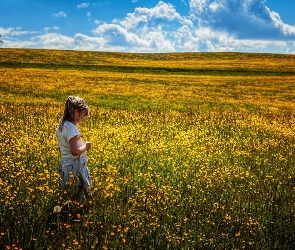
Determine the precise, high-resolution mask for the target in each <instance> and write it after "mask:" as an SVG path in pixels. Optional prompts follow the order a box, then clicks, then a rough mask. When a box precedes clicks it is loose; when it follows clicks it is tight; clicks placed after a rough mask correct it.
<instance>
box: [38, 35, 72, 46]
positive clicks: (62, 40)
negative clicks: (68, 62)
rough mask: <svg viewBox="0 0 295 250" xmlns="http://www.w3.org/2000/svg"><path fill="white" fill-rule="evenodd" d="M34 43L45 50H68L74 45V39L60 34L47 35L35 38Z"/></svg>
mask: <svg viewBox="0 0 295 250" xmlns="http://www.w3.org/2000/svg"><path fill="white" fill-rule="evenodd" d="M33 41H34V42H36V43H38V44H40V45H41V47H43V48H55V49H67V48H69V47H71V46H72V45H73V43H74V38H71V37H67V36H63V35H61V34H58V33H47V34H44V35H40V36H35V37H34V38H33Z"/></svg>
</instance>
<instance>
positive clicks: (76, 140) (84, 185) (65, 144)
mask: <svg viewBox="0 0 295 250" xmlns="http://www.w3.org/2000/svg"><path fill="white" fill-rule="evenodd" d="M88 110H89V109H88V106H87V104H86V103H85V101H84V100H83V99H82V98H80V97H78V96H69V97H68V98H67V100H66V103H65V109H64V114H63V117H62V119H61V121H60V123H59V124H58V126H57V128H56V131H55V134H56V136H57V141H58V145H59V150H60V153H61V155H62V160H61V161H60V163H59V174H60V177H61V181H60V183H59V185H60V189H64V188H65V186H66V183H67V181H68V180H69V178H70V172H72V173H73V175H74V178H75V182H74V183H73V185H72V187H71V188H72V190H71V191H70V192H72V194H73V195H74V199H75V200H76V201H78V202H81V201H82V200H83V198H84V196H85V194H86V193H89V188H90V185H91V178H90V174H89V171H88V168H87V155H86V151H87V150H88V149H90V147H91V142H89V141H85V142H83V141H82V140H81V138H80V133H79V130H78V127H77V126H78V124H79V123H80V122H81V121H82V120H83V118H84V117H86V116H87V115H88Z"/></svg>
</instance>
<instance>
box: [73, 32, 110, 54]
mask: <svg viewBox="0 0 295 250" xmlns="http://www.w3.org/2000/svg"><path fill="white" fill-rule="evenodd" d="M105 45H106V41H105V39H104V38H99V37H90V36H86V35H83V34H81V33H78V34H76V35H75V36H74V49H77V50H103V49H104V47H105Z"/></svg>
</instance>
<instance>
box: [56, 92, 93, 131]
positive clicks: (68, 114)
mask: <svg viewBox="0 0 295 250" xmlns="http://www.w3.org/2000/svg"><path fill="white" fill-rule="evenodd" d="M75 109H77V110H78V111H79V113H80V112H83V113H84V115H85V116H87V115H88V110H89V108H88V105H87V104H86V102H85V101H84V100H83V99H82V98H80V97H78V96H69V97H68V98H67V100H66V103H65V109H64V114H63V117H62V119H61V120H60V123H59V125H58V130H59V131H60V132H61V131H62V126H63V125H64V123H65V121H69V122H72V123H74V121H75V119H74V110H75Z"/></svg>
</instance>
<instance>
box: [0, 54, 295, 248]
mask: <svg viewBox="0 0 295 250" xmlns="http://www.w3.org/2000/svg"><path fill="white" fill-rule="evenodd" d="M25 52H26V53H24V51H23V50H5V49H3V50H2V49H1V50H0V55H1V58H0V72H1V74H0V133H1V137H0V155H1V168H0V188H1V193H0V248H1V249H294V247H295V239H294V235H295V214H294V207H295V158H294V154H295V147H294V144H295V112H294V108H295V107H294V99H295V88H294V80H295V69H294V68H292V65H294V61H295V57H294V56H285V57H283V56H281V57H282V58H279V55H277V56H271V55H266V58H261V56H260V55H257V56H256V57H255V55H251V54H249V55H247V54H241V55H239V54H234V53H233V54H232V56H233V58H228V57H226V56H228V55H230V54H226V53H225V54H224V55H223V54H222V53H221V54H218V53H212V54H210V53H208V54H206V53H205V54H204V55H202V56H200V55H198V53H196V54H195V55H194V54H193V53H192V54H185V55H181V54H180V55H177V54H167V55H165V54H163V55H161V56H162V57H164V56H166V57H167V58H166V59H165V58H164V59H161V58H160V59H159V58H158V60H157V57H156V55H140V54H139V55H130V54H125V55H121V54H116V53H110V54H108V53H102V54H94V55H93V54H87V53H88V52H87V53H86V52H79V53H78V52H75V53H77V55H76V54H75V53H74V52H67V51H64V52H62V51H55V52H54V53H53V52H51V53H48V52H46V51H38V50H36V51H34V50H32V51H30V53H28V51H25ZM46 53H48V54H46ZM67 53H74V54H72V57H71V58H69V57H68V55H67ZM86 54H87V56H85V55H86ZM83 55H84V57H83ZM188 55H189V56H188ZM209 55H210V56H211V57H212V58H211V57H210V58H211V59H210V58H208V57H209ZM120 56H121V57H120ZM148 56H150V57H151V58H148V59H146V57H148ZM185 56H187V58H186V57H185ZM194 56H195V57H194ZM218 56H219V57H220V58H218V59H216V57H218ZM234 56H235V57H234ZM97 57H99V58H97ZM124 57H127V58H124ZM178 57H179V58H178ZM249 57H251V58H252V59H251V58H250V59H251V60H249ZM9 58H10V59H9ZM40 58H41V59H40ZM122 58H123V59H122ZM247 58H248V59H247ZM9 60H10V61H9ZM67 60H68V61H67ZM230 60H232V62H231V63H229V61H230ZM222 62H227V64H223V63H222ZM112 63H113V64H114V65H117V68H116V69H114V68H112V67H111V66H112V65H111V64H112ZM44 65H45V66H44ZM69 65H70V66H69ZM81 65H82V66H81ZM85 65H86V66H87V67H86V66H85ZM89 65H90V66H91V67H94V68H89V67H90V66H89ZM93 65H94V66H93ZM140 65H142V66H140ZM177 65H180V66H181V67H180V66H179V67H180V69H177ZM196 65H197V66H198V68H202V69H203V71H197V72H195V71H193V70H191V69H194V67H195V66H196ZM123 66H124V67H123ZM125 66H126V67H125ZM168 69H169V70H168ZM176 69H177V70H176ZM217 69H218V70H217ZM242 69H243V70H242ZM71 94H73V95H79V96H81V97H83V98H85V100H86V101H87V102H88V104H89V106H90V116H89V117H88V118H87V119H86V120H85V121H83V122H82V124H81V125H80V128H79V129H80V132H81V134H82V137H83V139H85V140H90V141H92V142H93V145H92V148H91V150H90V151H89V153H88V156H89V169H90V172H91V175H92V180H93V187H92V196H91V197H89V198H88V199H86V200H85V201H84V202H83V203H82V204H74V203H73V202H71V201H70V200H68V199H67V195H66V194H65V193H64V192H62V191H60V190H59V189H58V186H57V182H58V180H59V176H58V163H59V160H60V155H59V152H58V147H57V142H56V138H55V134H54V131H55V128H56V126H57V123H58V121H59V119H60V117H61V115H62V111H63V102H64V100H65V99H66V97H67V96H68V95H71Z"/></svg>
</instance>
